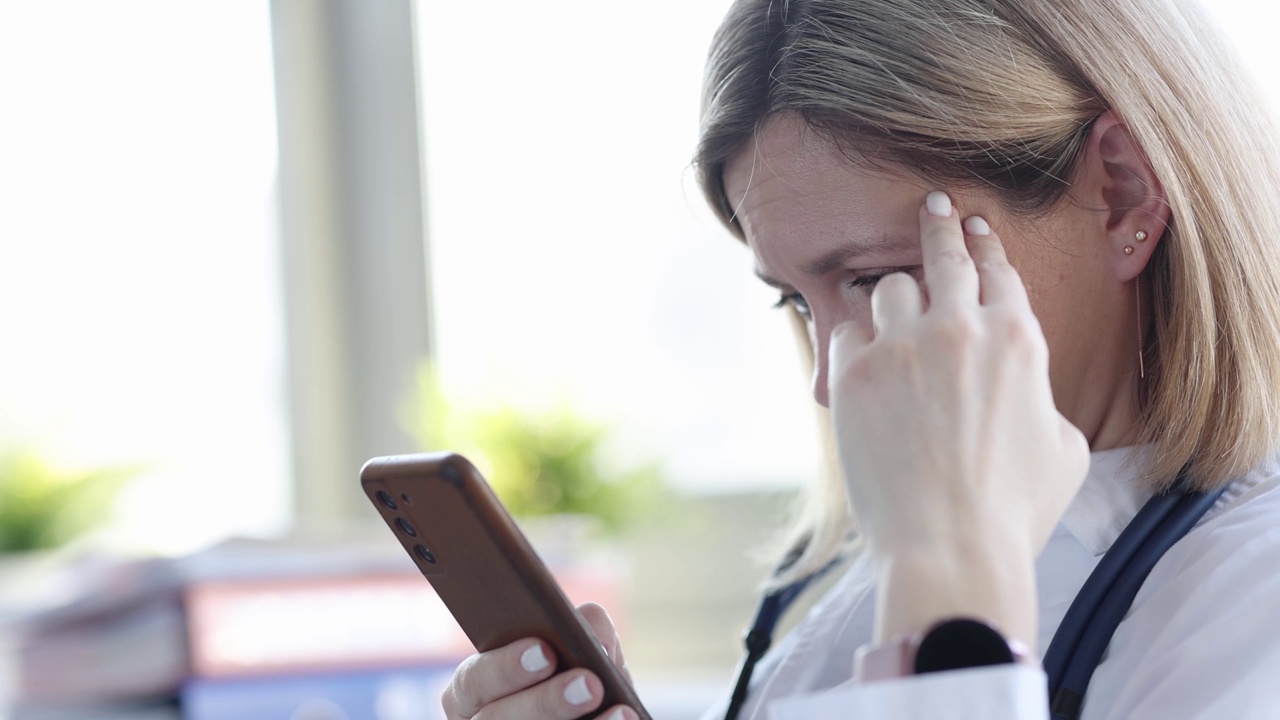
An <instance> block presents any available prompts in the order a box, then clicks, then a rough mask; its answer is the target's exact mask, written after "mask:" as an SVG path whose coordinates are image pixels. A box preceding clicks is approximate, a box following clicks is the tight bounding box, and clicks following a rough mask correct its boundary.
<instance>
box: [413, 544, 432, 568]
mask: <svg viewBox="0 0 1280 720" xmlns="http://www.w3.org/2000/svg"><path fill="white" fill-rule="evenodd" d="M413 551H414V552H416V553H418V557H420V558H422V559H423V560H426V561H427V562H429V563H431V564H432V565H435V564H436V555H435V553H433V552H431V551H430V550H428V549H427V546H426V545H415V546H414V547H413Z"/></svg>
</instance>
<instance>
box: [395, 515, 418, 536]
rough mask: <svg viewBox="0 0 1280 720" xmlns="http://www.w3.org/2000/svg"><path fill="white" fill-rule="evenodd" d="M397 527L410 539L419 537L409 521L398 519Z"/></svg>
mask: <svg viewBox="0 0 1280 720" xmlns="http://www.w3.org/2000/svg"><path fill="white" fill-rule="evenodd" d="M396 527H398V528H400V529H401V530H402V531H403V532H404V534H405V535H408V536H409V537H418V531H417V530H415V529H414V527H413V526H412V525H410V524H409V521H408V520H405V519H404V518H399V517H398V518H396Z"/></svg>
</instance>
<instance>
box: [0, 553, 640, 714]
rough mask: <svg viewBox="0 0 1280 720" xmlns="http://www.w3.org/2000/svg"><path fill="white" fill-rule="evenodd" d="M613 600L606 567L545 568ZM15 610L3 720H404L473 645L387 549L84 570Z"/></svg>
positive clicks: (435, 695) (578, 591)
mask: <svg viewBox="0 0 1280 720" xmlns="http://www.w3.org/2000/svg"><path fill="white" fill-rule="evenodd" d="M555 572H556V575H557V577H558V579H559V580H560V581H561V583H562V584H563V585H564V587H565V590H566V592H567V593H568V594H569V595H570V597H577V598H582V599H592V600H601V601H605V602H610V601H615V598H616V596H617V587H616V586H617V583H616V582H614V581H613V580H611V577H613V576H614V575H613V574H612V573H607V572H605V573H601V572H596V571H589V570H587V569H586V568H577V569H574V568H572V567H569V568H561V569H559V570H555ZM83 587H84V591H83V593H82V595H81V596H80V597H79V598H78V599H76V600H74V601H73V602H71V603H69V604H67V605H65V606H63V607H60V608H57V609H54V610H47V611H43V612H40V613H37V614H35V615H32V616H30V617H28V618H26V619H25V620H24V621H23V622H22V623H21V624H20V627H19V632H18V643H17V650H16V669H17V673H16V678H15V680H16V682H15V688H14V694H15V700H16V703H15V706H14V708H13V709H12V710H11V715H10V718H11V720H89V719H90V718H92V719H93V720H178V719H182V720H402V719H403V720H408V719H409V718H415V719H416V718H434V717H441V715H440V711H439V704H440V694H441V692H442V691H443V689H444V686H445V685H446V684H447V683H448V680H449V678H450V677H451V675H452V672H453V668H454V667H455V666H456V665H457V663H458V661H460V660H461V659H462V658H464V657H466V656H467V655H469V654H471V653H472V652H473V651H474V650H473V648H472V646H471V643H470V642H469V641H468V640H467V638H466V636H465V635H463V634H462V631H461V630H460V629H459V628H458V627H457V625H456V623H455V622H454V620H453V618H452V616H451V615H450V614H449V612H448V610H447V609H446V608H445V607H444V605H443V603H441V602H440V600H439V598H437V597H436V596H435V594H434V592H433V591H432V590H431V586H430V585H429V584H428V583H427V582H426V580H424V579H423V578H422V576H421V575H420V574H419V573H418V571H417V569H416V568H415V567H413V565H412V563H410V562H409V560H408V558H406V557H405V556H404V555H403V553H402V551H401V550H400V548H399V547H396V546H392V544H391V543H384V544H382V545H381V546H378V547H377V549H376V550H375V549H370V548H363V549H362V548H356V547H352V546H343V547H325V548H319V547H314V546H311V547H303V546H296V545H281V544H275V543H256V542H244V541H236V542H232V543H227V544H224V545H220V546H217V547H215V548H212V549H210V550H208V551H205V552H202V553H198V554H195V555H191V556H188V557H185V558H180V559H176V560H175V559H163V560H146V561H135V562H130V563H125V564H120V565H117V566H115V567H111V568H109V569H106V570H104V571H100V572H98V573H96V576H95V577H92V578H90V579H87V580H86V582H85V583H84V586H83Z"/></svg>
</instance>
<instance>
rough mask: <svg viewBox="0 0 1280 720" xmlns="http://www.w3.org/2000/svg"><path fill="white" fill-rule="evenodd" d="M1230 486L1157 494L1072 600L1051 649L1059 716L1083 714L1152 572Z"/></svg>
mask: <svg viewBox="0 0 1280 720" xmlns="http://www.w3.org/2000/svg"><path fill="white" fill-rule="evenodd" d="M1180 480H1181V478H1180ZM1225 490H1226V487H1225V486H1224V487H1222V488H1219V489H1217V490H1214V491H1212V492H1209V493H1171V494H1166V495H1158V496H1156V497H1153V498H1152V499H1151V500H1150V501H1148V502H1147V504H1146V505H1145V506H1144V507H1143V508H1142V510H1141V511H1140V512H1139V513H1138V516H1137V517H1135V518H1134V520H1133V521H1132V522H1131V523H1130V524H1129V526H1128V527H1126V528H1125V530H1124V532H1122V533H1121V534H1120V537H1119V538H1117V539H1116V542H1115V544H1114V545H1112V548H1111V550H1109V551H1107V554H1106V555H1105V556H1103V559H1102V561H1101V562H1099V563H1098V567H1097V568H1096V569H1095V570H1094V572H1093V574H1091V575H1090V576H1089V579H1088V580H1086V581H1085V584H1084V587H1083V588H1081V590H1080V593H1079V594H1078V595H1077V596H1076V600H1075V601H1074V602H1073V603H1072V604H1071V608H1070V609H1069V610H1068V611H1067V615H1066V617H1064V618H1063V621H1062V624H1061V625H1059V626H1058V631H1057V632H1056V633H1055V634H1054V636H1053V641H1052V642H1050V643H1049V650H1048V652H1047V653H1046V654H1045V671H1046V673H1047V674H1048V675H1049V701H1050V713H1051V715H1052V716H1053V718H1054V720H1076V718H1078V717H1079V714H1080V710H1081V709H1082V708H1083V704H1084V694H1085V691H1086V690H1087V689H1088V687H1089V681H1090V680H1091V679H1092V678H1093V673H1094V670H1096V669H1097V667H1098V663H1099V662H1101V661H1102V655H1103V653H1104V652H1106V649H1107V646H1108V645H1109V644H1110V643H1111V637H1112V635H1114V634H1115V631H1116V628H1117V627H1118V626H1119V625H1120V621H1121V620H1123V619H1124V617H1125V615H1126V614H1128V612H1129V608H1130V606H1132V605H1133V599H1134V598H1135V597H1136V596H1137V594H1138V590H1139V589H1141V587H1142V584H1143V582H1144V581H1146V579H1147V575H1149V574H1150V573H1151V569H1152V568H1153V567H1155V565H1156V563H1157V562H1159V560H1160V558H1161V557H1163V556H1164V554H1165V552H1166V551H1167V550H1168V549H1169V548H1170V547H1172V546H1173V545H1174V543H1176V542H1178V541H1179V540H1181V539H1182V538H1183V537H1184V536H1185V535H1186V534H1187V533H1188V532H1189V531H1190V530H1191V528H1193V527H1195V524H1196V523H1197V522H1199V521H1200V518H1202V517H1204V514H1205V513H1206V512H1208V511H1209V509H1210V508H1212V507H1213V505H1214V504H1215V503H1216V502H1217V501H1218V498H1219V497H1221V495H1222V493H1223V492H1225ZM1113 554H1114V557H1113ZM1104 565H1105V567H1104Z"/></svg>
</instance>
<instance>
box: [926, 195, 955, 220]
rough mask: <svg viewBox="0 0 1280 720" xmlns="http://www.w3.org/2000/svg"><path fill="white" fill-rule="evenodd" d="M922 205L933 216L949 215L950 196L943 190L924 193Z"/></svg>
mask: <svg viewBox="0 0 1280 720" xmlns="http://www.w3.org/2000/svg"><path fill="white" fill-rule="evenodd" d="M924 207H925V209H926V210H928V211H929V214H930V215H933V216H935V217H951V198H949V197H947V194H946V193H944V192H938V191H937V190H935V191H933V192H931V193H929V194H928V195H926V196H925V198H924Z"/></svg>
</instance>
